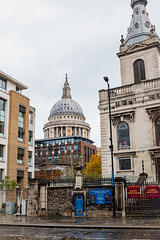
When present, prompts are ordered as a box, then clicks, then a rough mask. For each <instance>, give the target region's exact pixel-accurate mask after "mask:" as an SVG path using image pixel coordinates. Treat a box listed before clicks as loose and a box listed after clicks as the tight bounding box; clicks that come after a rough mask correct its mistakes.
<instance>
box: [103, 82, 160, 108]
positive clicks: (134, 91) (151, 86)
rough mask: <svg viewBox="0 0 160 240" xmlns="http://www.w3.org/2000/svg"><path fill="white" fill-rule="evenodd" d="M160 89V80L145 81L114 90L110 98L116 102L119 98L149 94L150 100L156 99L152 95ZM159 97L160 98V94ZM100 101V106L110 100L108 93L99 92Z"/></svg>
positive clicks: (104, 91)
mask: <svg viewBox="0 0 160 240" xmlns="http://www.w3.org/2000/svg"><path fill="white" fill-rule="evenodd" d="M158 89H160V78H156V79H152V80H145V81H142V82H141V83H138V84H130V85H125V86H121V87H117V88H112V89H110V97H111V99H113V100H114V99H117V98H119V97H121V98H122V97H125V98H126V97H127V96H134V95H138V94H141V93H147V92H148V93H149V94H148V96H150V98H154V96H153V95H152V93H153V92H154V91H156V90H158ZM158 95H159V97H160V93H159V94H158ZM99 99H100V104H101V103H103V101H106V99H108V93H107V91H106V90H104V89H103V90H100V91H99Z"/></svg>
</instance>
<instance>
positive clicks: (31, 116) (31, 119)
mask: <svg viewBox="0 0 160 240" xmlns="http://www.w3.org/2000/svg"><path fill="white" fill-rule="evenodd" d="M29 123H30V124H33V113H32V112H29Z"/></svg>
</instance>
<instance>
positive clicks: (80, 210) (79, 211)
mask: <svg viewBox="0 0 160 240" xmlns="http://www.w3.org/2000/svg"><path fill="white" fill-rule="evenodd" d="M74 203H75V216H76V217H83V214H84V196H83V194H76V195H74Z"/></svg>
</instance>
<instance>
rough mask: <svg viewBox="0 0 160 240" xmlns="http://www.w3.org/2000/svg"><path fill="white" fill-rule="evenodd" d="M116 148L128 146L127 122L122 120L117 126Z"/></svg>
mask: <svg viewBox="0 0 160 240" xmlns="http://www.w3.org/2000/svg"><path fill="white" fill-rule="evenodd" d="M117 140H118V149H119V150H120V149H129V148H130V134H129V124H128V123H127V122H125V121H122V122H120V123H119V124H118V126H117Z"/></svg>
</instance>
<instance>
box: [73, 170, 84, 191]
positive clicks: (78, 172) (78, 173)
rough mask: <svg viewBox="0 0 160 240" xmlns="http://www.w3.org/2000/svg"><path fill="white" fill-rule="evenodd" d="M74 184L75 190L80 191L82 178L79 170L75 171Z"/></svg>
mask: <svg viewBox="0 0 160 240" xmlns="http://www.w3.org/2000/svg"><path fill="white" fill-rule="evenodd" d="M75 180H76V182H75V186H74V188H75V189H81V188H82V183H83V177H82V173H81V172H80V170H78V171H77V173H76V179H75Z"/></svg>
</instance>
